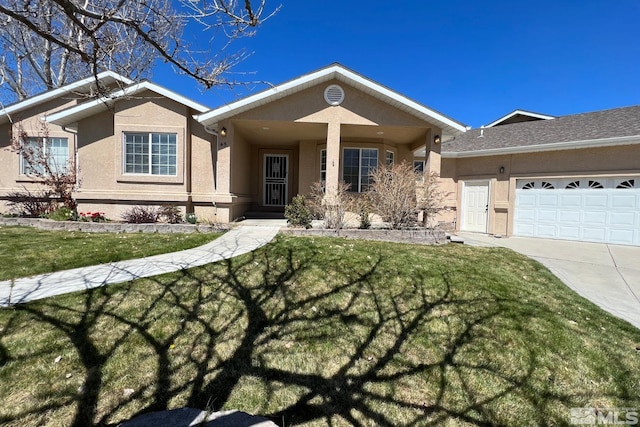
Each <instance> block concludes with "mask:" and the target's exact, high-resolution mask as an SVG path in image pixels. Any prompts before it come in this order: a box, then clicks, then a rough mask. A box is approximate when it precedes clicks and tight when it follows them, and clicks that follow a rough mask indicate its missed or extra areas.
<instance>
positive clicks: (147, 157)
mask: <svg viewBox="0 0 640 427" xmlns="http://www.w3.org/2000/svg"><path fill="white" fill-rule="evenodd" d="M176 141H177V136H176V134H175V133H125V134H124V173H131V174H142V175H176V171H177V159H178V156H177V144H176Z"/></svg>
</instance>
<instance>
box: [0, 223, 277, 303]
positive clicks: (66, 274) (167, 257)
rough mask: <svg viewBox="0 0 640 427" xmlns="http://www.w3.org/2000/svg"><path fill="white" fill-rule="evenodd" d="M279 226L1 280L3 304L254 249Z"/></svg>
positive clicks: (242, 229) (248, 229) (153, 273)
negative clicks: (165, 251) (156, 252)
mask: <svg viewBox="0 0 640 427" xmlns="http://www.w3.org/2000/svg"><path fill="white" fill-rule="evenodd" d="M279 229H280V228H279V227H277V226H250V225H242V226H240V227H238V228H235V229H233V230H231V231H228V232H227V233H225V234H223V235H222V236H220V237H219V238H218V239H216V240H214V241H212V242H210V243H207V244H206V245H203V246H200V247H198V248H193V249H187V250H184V251H180V252H173V253H168V254H162V255H155V256H151V257H147V258H140V259H132V260H128V261H118V262H113V263H109V264H100V265H95V266H90V267H81V268H75V269H73V270H65V271H57V272H55V273H47V274H41V275H38V276H32V277H26V278H22V279H16V280H13V281H11V280H5V281H2V282H0V307H8V306H10V305H13V304H20V303H25V302H29V301H34V300H37V299H41V298H47V297H51V296H55V295H61V294H66V293H69V292H76V291H81V290H86V289H92V288H96V287H98V286H104V285H109V284H113V283H121V282H127V281H130V280H135V279H140V278H142V277H150V276H157V275H159V274H164V273H170V272H173V271H178V270H182V269H186V268H191V267H198V266H200V265H204V264H209V263H212V262H216V261H220V260H223V259H227V258H232V257H235V256H238V255H242V254H245V253H247V252H251V251H253V250H255V249H257V248H259V247H260V246H263V245H265V244H267V243H269V242H270V241H271V240H272V239H273V238H274V237H275V235H276V234H277V233H278V230H279Z"/></svg>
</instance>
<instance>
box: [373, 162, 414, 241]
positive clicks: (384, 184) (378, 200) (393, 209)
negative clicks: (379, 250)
mask: <svg viewBox="0 0 640 427" xmlns="http://www.w3.org/2000/svg"><path fill="white" fill-rule="evenodd" d="M371 179H372V183H371V187H370V190H369V197H371V202H372V205H373V206H374V209H375V211H376V213H378V214H379V215H380V216H381V217H382V219H383V220H384V221H386V222H387V223H389V225H390V226H391V228H393V229H399V228H407V227H411V226H414V225H415V224H416V222H417V220H418V206H417V200H416V180H418V179H419V177H418V175H417V174H416V172H415V171H414V170H413V166H412V165H410V164H408V163H407V162H402V163H400V164H393V165H388V166H382V165H381V166H380V167H379V168H377V169H376V170H374V171H373V172H372V173H371Z"/></svg>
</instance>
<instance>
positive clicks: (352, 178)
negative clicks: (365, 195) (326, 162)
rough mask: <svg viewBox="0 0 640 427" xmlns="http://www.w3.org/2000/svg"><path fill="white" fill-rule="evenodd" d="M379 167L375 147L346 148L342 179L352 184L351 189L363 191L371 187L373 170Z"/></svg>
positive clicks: (358, 191)
mask: <svg viewBox="0 0 640 427" xmlns="http://www.w3.org/2000/svg"><path fill="white" fill-rule="evenodd" d="M376 167H378V150H377V149H375V148H345V149H344V164H343V166H342V179H343V181H344V182H346V183H347V184H349V185H350V187H349V191H352V192H357V193H361V192H363V191H367V190H368V189H369V185H370V184H371V176H370V173H371V170H372V169H375V168H376Z"/></svg>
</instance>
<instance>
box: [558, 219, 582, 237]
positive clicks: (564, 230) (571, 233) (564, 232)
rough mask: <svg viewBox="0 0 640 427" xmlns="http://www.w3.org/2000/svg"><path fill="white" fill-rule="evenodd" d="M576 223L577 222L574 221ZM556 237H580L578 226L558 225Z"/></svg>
mask: <svg viewBox="0 0 640 427" xmlns="http://www.w3.org/2000/svg"><path fill="white" fill-rule="evenodd" d="M576 224H577V222H576ZM558 237H559V238H561V239H567V240H576V239H579V238H580V227H577V226H574V227H567V226H559V227H558Z"/></svg>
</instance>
